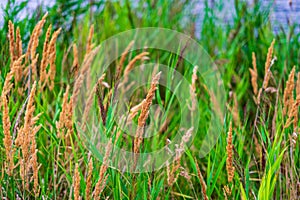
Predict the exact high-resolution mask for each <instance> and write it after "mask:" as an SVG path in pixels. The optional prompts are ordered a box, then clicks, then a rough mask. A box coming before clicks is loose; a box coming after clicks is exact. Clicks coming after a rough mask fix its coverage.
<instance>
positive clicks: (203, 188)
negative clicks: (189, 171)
mask: <svg viewBox="0 0 300 200" xmlns="http://www.w3.org/2000/svg"><path fill="white" fill-rule="evenodd" d="M194 161H195V164H196V169H197V175H198V178H199V181H200V185H201V192H202V197H203V198H204V199H205V200H208V197H207V194H206V188H207V186H206V183H205V181H204V178H203V176H202V173H201V170H200V167H199V165H198V163H197V160H196V158H194Z"/></svg>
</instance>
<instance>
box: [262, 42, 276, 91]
mask: <svg viewBox="0 0 300 200" xmlns="http://www.w3.org/2000/svg"><path fill="white" fill-rule="evenodd" d="M274 44H275V39H274V40H273V41H272V43H271V46H270V47H269V49H268V54H267V59H266V62H265V77H264V81H263V89H264V90H265V89H267V87H268V85H269V80H270V77H271V71H270V68H271V62H272V55H273V51H274Z"/></svg>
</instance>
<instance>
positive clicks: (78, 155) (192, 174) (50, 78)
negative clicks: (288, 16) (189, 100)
mask: <svg viewBox="0 0 300 200" xmlns="http://www.w3.org/2000/svg"><path fill="white" fill-rule="evenodd" d="M254 2H255V3H253V4H251V5H249V3H246V2H240V1H234V5H232V10H233V12H234V13H236V14H235V15H234V17H233V19H232V21H231V22H230V23H228V24H224V23H222V17H220V16H218V13H220V12H221V11H222V10H223V9H224V7H223V6H224V2H222V1H214V4H213V5H210V4H209V2H208V1H206V2H205V9H204V11H205V12H204V13H196V12H195V13H194V12H192V11H191V10H192V8H193V7H194V6H195V5H194V3H195V2H194V1H191V2H190V1H188V0H184V1H179V0H170V1H159V0H153V1H152V0H151V1H150V0H149V1H146V2H143V1H138V2H135V3H134V2H131V1H129V0H125V1H124V2H122V3H120V2H115V1H106V2H104V1H89V2H88V3H86V1H83V0H72V1H68V2H67V3H65V2H64V1H61V0H56V1H55V3H54V4H53V5H51V6H47V7H43V6H39V7H38V8H37V9H36V10H35V11H34V12H32V13H26V7H27V5H28V2H27V1H24V2H20V1H18V2H16V1H14V0H11V1H8V2H7V4H6V6H5V7H4V8H3V12H4V23H3V27H2V31H1V32H0V43H1V49H0V64H1V72H0V79H1V84H0V88H1V90H0V91H1V100H0V103H1V125H0V131H1V134H0V152H1V156H0V167H1V171H0V186H1V187H0V197H1V198H2V199H5V198H7V199H67V198H71V199H73V198H74V199H80V198H82V199H298V197H299V196H300V181H299V175H300V170H299V166H300V161H299V155H300V152H299V151H300V148H299V137H298V136H299V130H300V126H299V105H300V70H299V67H298V66H299V63H298V62H299V59H300V57H299V56H300V54H299V49H300V48H299V37H300V32H297V31H296V30H297V28H299V24H288V25H287V28H282V29H281V31H280V32H278V33H276V34H275V33H274V31H273V25H272V23H271V21H270V20H269V12H270V7H271V6H272V4H271V3H270V7H264V8H262V6H261V4H260V3H259V2H258V1H254ZM24 12H25V13H26V15H28V16H27V17H26V18H24V19H21V18H20V16H21V15H22V13H24ZM200 15H202V16H203V15H204V18H203V23H202V26H201V30H197V29H195V27H196V24H197V19H199V16H200ZM220 24H222V26H221V25H220ZM139 27H163V28H169V29H174V30H177V31H179V32H182V33H185V34H188V35H190V36H191V37H192V38H193V39H195V40H197V42H199V44H200V45H201V46H202V47H203V48H204V49H205V50H206V51H207V53H208V54H209V55H210V57H211V58H212V60H213V61H214V63H215V64H216V66H217V68H218V70H219V71H221V72H222V74H221V75H222V81H223V84H224V86H225V90H226V95H227V96H226V97H224V99H226V110H225V116H224V125H223V129H222V130H221V131H220V132H221V133H220V136H219V137H218V139H217V142H216V145H215V146H214V147H213V149H212V150H211V151H210V152H209V153H208V154H207V155H206V156H205V157H203V158H202V157H201V158H199V156H198V154H197V148H198V147H199V145H200V144H201V141H202V140H203V138H204V136H205V134H206V131H203V130H207V129H208V126H209V124H208V123H202V121H209V119H210V118H211V111H212V110H213V107H214V106H215V105H214V104H213V103H211V98H210V95H209V92H208V91H207V90H205V89H206V85H205V82H204V81H203V79H202V75H201V74H199V73H197V70H196V66H192V65H191V64H190V63H188V62H186V61H184V60H182V59H181V56H180V55H174V54H172V53H169V52H164V51H161V52H157V51H154V50H152V49H147V48H145V49H142V50H140V51H138V50H135V51H131V50H130V49H131V48H132V46H133V45H134V41H133V42H132V43H128V44H126V45H128V46H127V48H124V49H123V51H122V52H123V53H122V56H121V57H120V58H118V59H117V61H115V62H113V63H112V64H111V65H110V67H109V69H108V70H107V71H105V72H104V73H103V74H99V77H98V78H99V79H98V80H97V83H96V84H95V85H90V88H92V89H91V91H93V92H92V95H91V96H89V97H87V102H88V103H87V104H86V106H85V109H88V110H89V109H92V108H95V109H94V110H95V111H96V114H95V116H96V117H98V118H97V119H98V120H99V130H100V131H101V132H102V133H103V134H104V135H106V136H107V137H108V138H109V140H108V141H105V148H104V152H102V154H103V155H98V154H95V152H94V151H93V150H92V149H91V148H90V147H89V146H88V145H87V143H86V142H84V141H85V140H84V138H82V135H81V134H79V128H78V126H77V125H78V124H77V123H76V122H75V119H74V115H73V113H74V110H75V109H76V105H77V104H76V103H77V101H80V88H81V87H82V85H89V83H88V82H89V79H88V78H86V77H87V76H89V75H90V74H91V73H93V71H91V66H92V64H93V59H94V57H95V56H96V55H97V53H98V50H99V48H98V45H99V44H100V43H101V42H103V41H104V40H105V39H107V38H109V37H111V36H113V35H115V34H117V33H120V32H122V31H126V30H129V29H133V28H139ZM197 35H200V36H199V37H198V36H197ZM171 39H172V38H171ZM180 50H182V49H179V52H180ZM157 60H159V62H160V63H164V64H166V65H168V66H170V68H172V69H176V70H177V71H179V72H181V74H182V75H183V76H184V77H185V78H186V79H187V80H190V82H191V90H190V91H189V92H191V95H195V96H196V98H197V100H198V102H199V104H198V105H197V106H198V109H199V110H200V111H201V116H200V119H199V122H201V123H199V127H198V130H193V127H189V128H190V129H187V130H185V131H184V133H183V134H182V141H185V140H187V141H188V140H189V138H190V132H191V131H195V132H196V134H197V135H196V137H195V138H194V140H193V142H192V144H191V146H189V147H188V146H185V145H184V144H183V143H182V144H180V145H179V147H178V149H176V150H178V151H176V153H175V156H174V157H175V159H174V162H172V163H168V164H169V165H168V166H167V167H164V168H161V169H159V170H155V171H152V172H143V173H130V172H127V171H122V170H120V169H117V168H111V167H109V166H110V163H109V162H110V158H111V156H113V154H114V153H115V150H114V145H116V146H119V147H122V148H126V149H127V150H131V151H133V152H135V153H138V152H140V151H151V150H152V149H157V148H161V147H162V146H164V145H166V143H167V141H168V140H172V138H173V137H174V134H176V133H177V132H178V131H179V130H177V129H178V124H179V122H180V120H181V117H182V116H181V115H180V114H178V113H177V110H178V107H179V105H180V104H179V102H178V100H177V99H176V97H175V96H174V93H172V92H171V91H169V90H168V89H167V88H164V87H161V86H159V80H160V78H161V76H162V73H160V72H159V71H155V72H153V76H152V77H151V76H150V77H148V79H149V80H151V81H150V82H151V83H150V84H149V85H146V86H145V87H143V89H144V90H143V92H141V93H135V94H134V95H133V98H131V102H128V105H127V106H128V111H129V113H125V114H126V118H129V119H130V121H132V122H134V123H136V124H137V127H138V128H137V131H136V134H135V135H134V136H128V135H126V133H125V132H124V131H123V130H122V129H121V127H119V126H118V124H116V122H115V121H114V120H113V117H114V116H113V115H114V112H113V111H114V109H115V105H114V101H113V97H114V95H115V94H116V92H117V89H118V86H119V84H120V80H121V79H120V77H121V76H124V75H126V74H129V73H130V71H131V70H132V68H133V67H134V66H135V65H139V64H147V63H149V62H151V61H153V62H154V61H157ZM179 84H180V83H178V85H179ZM154 104H156V105H159V107H161V108H164V111H165V113H166V114H167V116H168V119H169V120H166V121H167V123H166V124H162V126H163V127H160V128H159V129H158V131H157V134H158V135H157V136H155V137H153V138H150V139H149V138H144V139H143V137H142V136H143V127H144V126H145V125H147V124H148V123H149V120H154V121H155V122H157V121H159V119H155V113H153V112H151V110H150V107H151V105H154ZM189 109H191V112H193V110H192V108H189ZM149 110H150V112H149ZM87 113H88V112H87ZM86 116H87V114H86V115H84V114H83V118H84V117H86ZM200 120H202V121H200ZM81 128H83V129H85V128H86V129H87V130H89V129H90V128H91V127H88V126H87V127H84V126H82V127H81ZM100 140H101V138H100ZM177 152H181V153H177ZM137 159H138V158H134V161H135V162H134V163H130V167H132V168H133V169H135V168H136V167H137V166H136V162H137Z"/></svg>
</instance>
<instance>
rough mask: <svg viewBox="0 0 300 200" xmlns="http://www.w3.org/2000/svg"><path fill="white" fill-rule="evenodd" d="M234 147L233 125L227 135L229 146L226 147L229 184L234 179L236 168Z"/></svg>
mask: <svg viewBox="0 0 300 200" xmlns="http://www.w3.org/2000/svg"><path fill="white" fill-rule="evenodd" d="M232 148H233V145H232V123H230V125H229V131H228V135H227V146H226V153H227V158H226V170H227V177H228V182H229V183H231V182H232V180H233V177H234V170H235V169H234V167H233V150H232Z"/></svg>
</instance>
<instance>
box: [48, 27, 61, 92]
mask: <svg viewBox="0 0 300 200" xmlns="http://www.w3.org/2000/svg"><path fill="white" fill-rule="evenodd" d="M60 32H61V28H59V29H58V30H57V31H55V32H54V33H53V35H52V38H51V40H50V42H49V47H48V48H49V49H48V51H49V52H48V53H47V54H48V55H49V60H48V62H49V66H50V68H49V72H48V74H47V81H48V85H49V89H50V90H53V88H54V79H55V74H56V65H55V60H56V40H57V37H58V35H59V34H60Z"/></svg>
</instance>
